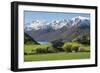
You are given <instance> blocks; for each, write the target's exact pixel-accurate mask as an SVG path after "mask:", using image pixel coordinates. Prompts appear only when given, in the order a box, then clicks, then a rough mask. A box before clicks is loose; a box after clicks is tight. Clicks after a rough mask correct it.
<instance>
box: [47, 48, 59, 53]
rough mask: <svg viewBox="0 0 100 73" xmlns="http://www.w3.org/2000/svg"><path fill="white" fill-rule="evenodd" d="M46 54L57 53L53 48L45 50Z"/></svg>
mask: <svg viewBox="0 0 100 73" xmlns="http://www.w3.org/2000/svg"><path fill="white" fill-rule="evenodd" d="M47 52H48V53H56V52H57V51H56V50H55V49H54V48H53V47H49V48H47Z"/></svg>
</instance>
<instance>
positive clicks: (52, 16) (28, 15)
mask: <svg viewBox="0 0 100 73" xmlns="http://www.w3.org/2000/svg"><path fill="white" fill-rule="evenodd" d="M77 16H83V17H87V18H90V14H87V13H86V14H85V13H67V12H66V13H63V12H37V11H24V23H25V24H28V23H31V22H32V21H34V20H40V21H46V22H51V21H53V20H63V19H72V18H73V17H77Z"/></svg>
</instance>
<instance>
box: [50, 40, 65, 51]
mask: <svg viewBox="0 0 100 73" xmlns="http://www.w3.org/2000/svg"><path fill="white" fill-rule="evenodd" d="M51 43H52V47H53V48H54V49H55V50H57V51H64V50H63V48H62V46H63V45H64V42H63V40H62V39H57V40H54V41H52V42H51Z"/></svg>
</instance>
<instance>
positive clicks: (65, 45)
mask: <svg viewBox="0 0 100 73" xmlns="http://www.w3.org/2000/svg"><path fill="white" fill-rule="evenodd" d="M71 47H72V44H71V43H65V44H64V46H63V49H64V51H66V52H71Z"/></svg>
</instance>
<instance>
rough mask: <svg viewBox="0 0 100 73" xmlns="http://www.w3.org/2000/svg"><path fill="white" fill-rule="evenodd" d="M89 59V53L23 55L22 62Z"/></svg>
mask: <svg viewBox="0 0 100 73" xmlns="http://www.w3.org/2000/svg"><path fill="white" fill-rule="evenodd" d="M88 58H90V53H89V52H82V53H81V52H78V53H66V52H60V53H52V54H51V53H50V54H38V55H25V57H24V61H27V62H28V61H29V62H30V61H48V60H73V59H88Z"/></svg>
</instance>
